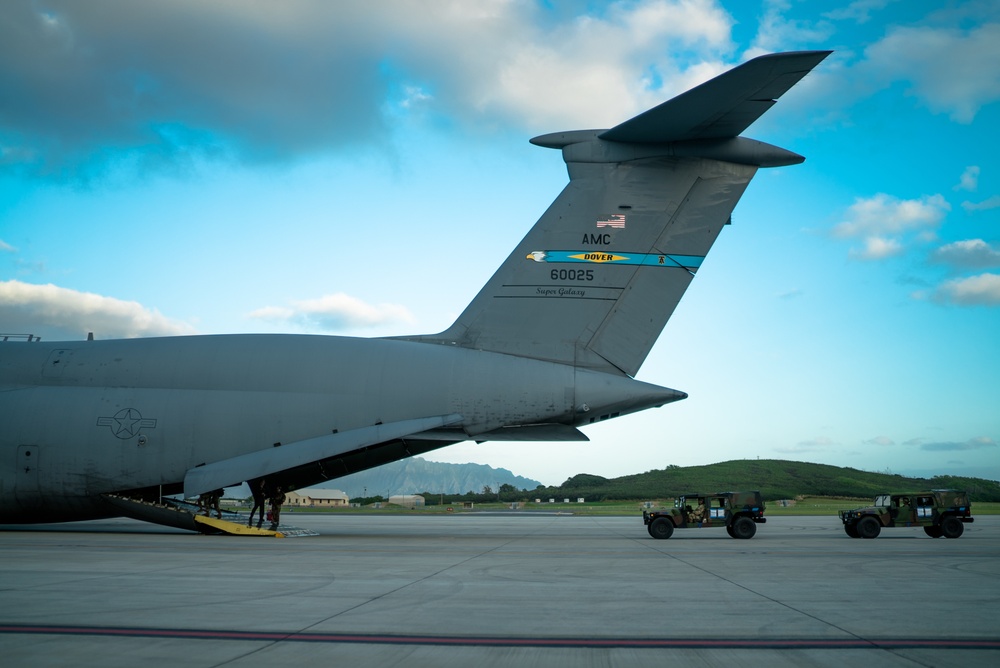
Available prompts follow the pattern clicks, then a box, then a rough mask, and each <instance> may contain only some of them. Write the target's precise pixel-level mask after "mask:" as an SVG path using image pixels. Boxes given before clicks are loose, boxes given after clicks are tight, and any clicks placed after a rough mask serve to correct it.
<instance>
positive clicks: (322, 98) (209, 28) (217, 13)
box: [0, 0, 733, 173]
mask: <svg viewBox="0 0 1000 668" xmlns="http://www.w3.org/2000/svg"><path fill="white" fill-rule="evenodd" d="M572 11H574V10H572V9H570V10H558V9H551V8H546V7H539V6H538V5H536V4H534V3H529V2H509V1H506V0H492V1H487V0H483V1H481V2H464V1H453V2H440V3H431V4H427V3H417V2H409V1H407V0H382V1H381V2H379V3H374V4H371V3H333V2H323V1H320V0H286V1H285V2H280V3H253V4H250V5H248V4H247V3H244V2H238V1H236V0H218V1H217V2H212V3H203V2H196V1H194V0H175V1H170V2H167V1H164V0H149V1H148V2H143V3H125V4H122V3H119V2H117V1H115V0H92V1H91V2H87V3H76V2H65V1H63V0H49V1H48V2H46V3H45V7H44V9H43V8H41V7H39V6H38V5H36V4H33V3H16V4H15V5H13V6H11V7H10V8H8V10H7V11H5V17H4V21H2V22H0V62H10V63H14V62H16V63H19V66H18V68H16V70H14V69H11V68H6V69H3V68H0V89H2V90H4V91H5V108H4V119H3V123H2V125H0V131H2V132H0V137H3V139H4V141H5V145H4V152H3V158H2V159H3V161H7V162H11V161H16V160H20V161H21V163H22V166H24V167H25V168H31V169H33V170H34V171H36V172H38V173H58V172H61V171H71V172H72V171H74V170H79V169H82V168H83V166H86V165H87V164H89V163H88V161H90V160H94V159H97V158H94V157H93V156H94V155H98V154H100V155H104V154H105V153H106V152H107V151H115V150H117V151H133V152H136V153H137V154H139V155H141V156H145V157H146V158H148V159H161V160H164V161H170V160H178V159H181V158H182V157H183V156H185V155H188V154H190V153H191V152H192V151H193V152H197V153H200V154H203V155H204V154H210V155H235V156H238V157H240V158H243V159H251V160H252V159H257V160H268V161H273V160H288V159H294V158H297V157H301V156H310V155H314V154H317V153H320V152H324V151H329V150H333V149H338V148H342V147H345V146H380V145H383V144H384V143H385V139H386V136H387V135H388V134H389V133H390V131H391V122H392V120H393V118H392V114H387V113H386V109H387V103H388V102H389V101H390V100H395V101H396V104H397V105H398V107H399V109H400V110H403V111H405V110H406V109H408V108H413V107H414V106H419V107H420V108H421V109H426V108H431V109H433V111H434V113H437V114H440V115H443V116H446V117H448V118H452V119H459V120H460V121H462V122H465V123H466V124H467V125H468V127H470V128H473V127H474V128H482V127H491V126H493V125H495V124H496V123H497V122H498V121H507V122H510V121H512V122H514V123H518V124H522V125H526V126H529V127H530V128H532V129H535V130H538V131H539V132H550V131H553V130H562V129H567V128H568V129H575V128H577V127H595V124H596V125H597V126H599V125H600V124H605V125H608V124H612V123H617V122H620V121H622V120H625V119H627V118H628V117H629V116H630V115H632V114H633V113H635V112H637V111H641V110H643V109H645V108H647V107H648V106H652V104H654V103H659V102H662V101H663V99H665V98H666V97H668V96H669V95H672V94H673V93H676V92H679V91H681V90H684V89H685V88H687V87H688V86H689V85H691V84H693V83H701V82H702V81H704V80H705V79H707V78H709V77H711V76H713V75H715V74H718V73H719V72H721V71H723V70H724V69H726V68H727V67H728V66H730V65H732V64H733V63H729V62H723V56H724V55H725V54H728V53H729V52H730V51H731V50H732V42H731V29H732V25H733V20H732V18H731V17H730V16H729V15H728V14H727V13H726V12H725V10H724V9H722V8H721V7H720V6H719V4H718V3H716V2H699V1H696V0H638V1H634V2H618V3H612V4H610V5H608V6H607V7H606V8H605V9H604V11H603V12H602V13H601V14H599V15H598V14H587V13H585V12H586V11H587V10H586V8H585V6H581V7H580V8H578V9H577V10H575V11H577V12H578V13H576V14H570V12H572ZM554 17H555V20H547V19H553V18H554ZM178 44H183V45H184V47H183V48H182V49H179V48H178ZM675 53H684V54H685V55H684V56H683V61H678V60H676V59H675V57H674V56H672V55H670V54H675ZM457 54H460V56H459V55H457ZM418 102H419V103H420V104H419V105H417V104H416V103H418ZM65 109H73V113H72V114H66V113H64V110H65ZM97 149H101V150H103V151H104V152H105V153H102V152H101V151H98V150H97Z"/></svg>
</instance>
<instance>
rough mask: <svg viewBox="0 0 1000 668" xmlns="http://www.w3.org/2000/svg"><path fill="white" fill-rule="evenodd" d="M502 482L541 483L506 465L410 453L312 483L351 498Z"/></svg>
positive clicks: (456, 490) (472, 488) (454, 490)
mask: <svg viewBox="0 0 1000 668" xmlns="http://www.w3.org/2000/svg"><path fill="white" fill-rule="evenodd" d="M505 484H506V485H512V486H514V487H515V488H516V489H518V490H522V489H527V490H533V489H535V488H536V487H539V486H540V485H541V483H540V482H538V481H537V480H532V479H530V478H523V477H521V476H519V475H514V474H513V473H511V472H510V471H508V470H507V469H495V468H493V467H492V466H487V465H486V464H442V463H439V462H429V461H427V460H426V459H421V458H420V457H410V458H408V459H402V460H400V461H398V462H393V463H391V464H385V465H383V466H379V467H377V468H373V469H369V470H367V471H361V472H360V473H352V474H351V475H348V476H344V477H343V478H337V479H335V480H331V481H329V482H325V483H321V484H319V485H316V487H319V488H325V489H339V490H341V491H342V492H345V493H346V494H347V495H348V496H349V497H351V498H360V497H363V496H368V497H372V496H382V497H388V496H394V495H396V494H421V493H423V492H430V493H431V494H465V493H466V492H475V493H480V492H482V491H483V488H484V487H489V488H490V489H491V490H493V491H496V490H497V489H499V487H500V485H505Z"/></svg>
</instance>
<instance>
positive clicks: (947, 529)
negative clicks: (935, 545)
mask: <svg viewBox="0 0 1000 668" xmlns="http://www.w3.org/2000/svg"><path fill="white" fill-rule="evenodd" d="M964 532H965V525H963V524H962V520H960V519H958V518H957V517H955V516H954V515H948V516H947V517H945V518H944V519H943V520H941V535H942V536H944V537H945V538H958V537H959V536H961V535H962V534H963V533H964Z"/></svg>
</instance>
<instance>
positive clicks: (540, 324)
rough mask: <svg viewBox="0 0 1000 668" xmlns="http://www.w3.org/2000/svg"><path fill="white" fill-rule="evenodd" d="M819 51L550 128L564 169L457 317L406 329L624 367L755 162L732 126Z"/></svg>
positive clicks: (668, 307)
mask: <svg viewBox="0 0 1000 668" xmlns="http://www.w3.org/2000/svg"><path fill="white" fill-rule="evenodd" d="M828 53H829V52H826V51H822V52H797V53H788V54H774V55H770V56H763V57H761V58H757V59H754V60H752V61H749V62H748V63H745V64H744V65H741V66H740V67H737V68H735V69H733V70H730V71H729V72H727V73H725V74H723V75H721V76H719V77H716V78H715V79H713V80H711V81H709V82H707V83H705V84H702V85H701V86H699V87H697V88H695V89H692V90H691V91H688V92H687V93H684V94H683V95H681V96H679V97H677V98H674V99H672V100H669V101H667V102H665V103H663V104H661V105H660V106H658V107H656V108H654V109H651V110H650V111H647V112H645V113H644V114H640V115H639V116H636V117H635V118H633V119H631V120H629V121H626V122H625V123H622V124H620V125H618V126H616V127H615V128H611V129H610V130H581V131H572V132H561V133H553V134H549V135H543V136H540V137H536V138H534V139H532V143H534V144H536V145H539V146H544V147H549V148H559V149H561V150H562V153H563V159H564V160H565V161H566V164H567V169H568V171H569V176H570V182H569V184H568V185H567V186H566V187H565V189H564V190H563V191H562V193H561V194H560V195H559V197H558V198H556V200H555V201H554V202H553V203H552V205H551V206H550V207H549V208H548V210H547V211H546V212H545V213H544V214H543V215H542V217H541V218H540V219H539V220H538V222H537V223H536V224H535V226H534V227H533V228H532V229H531V230H530V231H529V232H528V234H527V236H525V237H524V239H523V240H522V241H521V243H520V244H518V246H517V248H516V249H515V250H514V251H513V252H512V253H511V254H510V256H509V257H508V258H507V260H506V261H505V262H504V263H503V265H502V266H501V267H500V269H499V270H498V271H497V272H496V273H495V274H494V275H493V277H492V278H491V279H490V281H489V282H488V283H487V284H486V286H485V287H484V288H483V289H482V290H481V291H480V293H479V294H478V295H477V296H476V298H475V299H474V300H473V301H472V303H471V304H470V305H469V306H468V307H467V308H466V310H465V311H464V312H463V313H462V315H461V316H460V317H459V318H458V320H457V321H456V322H455V323H454V325H452V326H451V327H450V328H449V329H448V330H446V331H444V332H442V333H441V334H437V335H433V336H423V337H408V338H416V339H417V340H422V341H427V342H434V343H443V344H451V345H459V346H463V347H468V348H475V349H481V350H490V351H496V352H503V353H508V354H512V355H520V356H525V357H532V358H536V359H543V360H547V361H553V362H561V363H565V364H572V365H575V366H579V367H583V368H588V369H593V370H597V371H604V372H612V373H620V374H626V375H629V376H633V375H635V373H636V372H637V371H638V370H639V367H640V366H641V364H642V363H643V361H644V360H645V358H646V356H647V354H648V353H649V351H650V349H651V348H652V346H653V344H654V343H655V341H656V339H657V337H658V336H659V334H660V332H661V330H662V329H663V327H664V325H665V324H666V322H667V320H668V319H669V318H670V315H671V314H672V313H673V311H674V308H675V307H676V306H677V304H678V302H679V301H680V299H681V297H682V296H683V294H684V291H685V290H686V289H687V287H688V285H690V283H691V281H692V280H693V278H694V276H695V275H696V273H697V271H698V269H699V267H700V266H701V264H702V262H703V260H704V259H705V256H706V255H707V254H708V251H709V250H710V249H711V247H712V244H713V243H714V242H715V240H716V238H717V237H718V235H719V233H720V231H721V230H722V228H723V227H724V226H725V225H726V224H727V222H729V220H730V216H731V213H732V211H733V208H734V207H735V206H736V203H737V202H738V201H739V199H740V197H741V196H742V195H743V192H744V190H745V189H746V187H747V185H748V184H749V182H750V180H751V179H752V178H753V176H754V174H755V173H756V171H757V169H758V168H759V167H772V166H781V165H789V164H796V163H799V162H802V160H803V158H802V157H801V156H799V155H796V154H794V153H792V152H790V151H786V150H785V149H781V148H778V147H775V146H770V145H768V144H764V143H762V142H757V141H754V140H751V139H746V138H743V137H739V136H736V135H738V133H739V132H741V131H742V130H743V129H745V128H746V127H747V126H748V125H749V124H750V123H752V122H753V121H754V120H755V119H756V118H757V117H759V116H760V115H761V114H762V113H764V111H766V110H767V109H768V108H769V107H770V106H771V105H772V104H773V103H774V98H776V97H778V96H779V95H781V94H782V93H784V92H785V91H786V90H787V89H788V88H790V87H791V86H792V85H793V84H794V83H795V82H797V81H798V80H799V79H801V78H802V77H803V76H804V75H805V74H806V73H808V71H809V70H811V69H812V68H813V67H814V66H815V65H816V64H818V63H819V62H820V61H821V60H822V59H823V58H825V57H826V56H827V55H828Z"/></svg>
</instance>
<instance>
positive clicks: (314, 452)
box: [184, 414, 462, 498]
mask: <svg viewBox="0 0 1000 668" xmlns="http://www.w3.org/2000/svg"><path fill="white" fill-rule="evenodd" d="M461 420H462V416H461V415H458V414H452V415H440V416H434V417H426V418H417V419H414V420H401V421H399V422H390V423H387V424H379V425H374V426H371V427H363V428H361V429H352V430H351V431H345V432H340V433H336V434H326V435H325V436H317V437H316V438H309V439H306V440H304V441H298V442H297V443H286V444H284V445H281V446H279V447H276V448H268V449H266V450H258V451H257V452H251V453H250V454H247V455H240V456H239V457H233V458H231V459H224V460H222V461H218V462H212V463H211V464H206V465H205V466H196V467H194V468H193V469H189V470H188V472H187V473H186V474H185V475H184V496H185V497H187V498H191V497H193V496H197V495H199V494H203V493H204V492H209V491H212V490H214V489H220V488H223V487H230V486H232V485H238V484H240V483H241V482H244V481H246V480H253V479H254V478H261V477H263V476H266V475H270V474H272V473H277V472H278V471H284V470H286V469H290V468H294V467H296V466H303V465H305V464H309V463H312V462H317V461H320V460H321V459H327V458H328V457H336V456H337V455H342V454H345V453H347V452H351V451H352V450H357V449H358V448H364V447H367V446H369V445H375V444H377V443H385V442H386V441H394V440H397V439H400V438H403V437H405V436H412V435H414V434H418V433H420V432H422V431H427V430H429V429H437V428H439V427H444V426H446V425H450V424H455V423H457V422H461Z"/></svg>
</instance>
